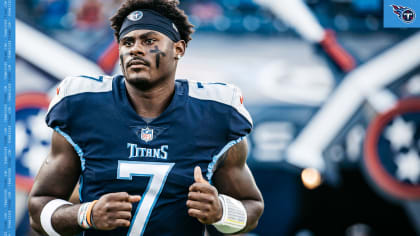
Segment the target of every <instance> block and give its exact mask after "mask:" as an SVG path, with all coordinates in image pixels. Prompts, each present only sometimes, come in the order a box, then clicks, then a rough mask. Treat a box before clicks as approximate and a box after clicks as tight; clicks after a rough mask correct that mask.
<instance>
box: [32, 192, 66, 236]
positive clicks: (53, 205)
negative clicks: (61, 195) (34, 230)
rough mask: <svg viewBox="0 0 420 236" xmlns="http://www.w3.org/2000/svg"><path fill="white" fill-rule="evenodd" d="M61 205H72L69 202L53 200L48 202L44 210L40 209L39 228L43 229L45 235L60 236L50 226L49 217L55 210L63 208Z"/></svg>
mask: <svg viewBox="0 0 420 236" xmlns="http://www.w3.org/2000/svg"><path fill="white" fill-rule="evenodd" d="M63 205H73V204H72V203H71V202H68V201H64V200H62V199H54V200H52V201H50V202H48V203H47V204H46V205H45V206H44V208H42V212H41V217H40V218H41V226H42V228H43V229H44V231H45V233H47V234H48V235H49V236H60V234H58V233H57V232H56V231H55V230H54V228H53V226H52V224H51V217H52V215H53V214H54V212H55V211H56V210H57V208H59V207H61V206H63Z"/></svg>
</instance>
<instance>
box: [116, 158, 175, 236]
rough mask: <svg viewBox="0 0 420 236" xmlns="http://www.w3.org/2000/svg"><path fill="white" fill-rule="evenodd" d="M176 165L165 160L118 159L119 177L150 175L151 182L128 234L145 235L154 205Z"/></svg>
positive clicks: (133, 235)
mask: <svg viewBox="0 0 420 236" xmlns="http://www.w3.org/2000/svg"><path fill="white" fill-rule="evenodd" d="M174 165H175V163H164V162H142V161H118V175H117V178H118V179H124V180H132V177H133V176H145V177H150V180H149V184H148V185H147V188H146V191H144V193H143V196H142V198H141V200H140V202H139V204H138V206H137V210H136V213H135V214H134V216H133V220H132V221H131V225H130V229H129V230H128V234H127V235H129V236H139V235H143V232H144V229H145V228H146V224H147V221H148V220H149V216H150V213H152V210H153V206H154V205H155V203H156V201H157V199H158V198H159V195H160V192H161V191H162V189H163V185H164V184H165V182H166V177H167V176H168V174H169V171H171V169H172V167H173V166H174Z"/></svg>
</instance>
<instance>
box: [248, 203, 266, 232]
mask: <svg viewBox="0 0 420 236" xmlns="http://www.w3.org/2000/svg"><path fill="white" fill-rule="evenodd" d="M263 212H264V201H263V200H261V201H258V202H257V203H256V204H255V215H256V217H255V221H254V222H251V224H250V225H249V230H253V229H255V228H257V226H258V221H259V220H260V217H261V216H262V214H263Z"/></svg>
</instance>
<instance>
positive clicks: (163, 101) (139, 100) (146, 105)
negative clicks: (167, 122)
mask: <svg viewBox="0 0 420 236" xmlns="http://www.w3.org/2000/svg"><path fill="white" fill-rule="evenodd" d="M125 87H126V89H127V94H128V98H129V100H130V102H131V105H132V106H133V107H134V110H135V111H136V113H137V114H138V115H140V116H141V117H145V118H155V117H158V116H159V115H160V114H162V112H163V111H164V110H165V109H166V107H168V106H169V104H170V102H171V100H172V97H173V94H174V92H175V80H174V79H172V80H169V81H167V82H166V83H161V84H160V85H159V86H156V87H153V88H150V89H148V90H140V89H138V88H136V87H134V86H132V85H130V84H129V83H127V81H125Z"/></svg>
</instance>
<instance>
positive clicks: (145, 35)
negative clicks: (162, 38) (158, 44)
mask: <svg viewBox="0 0 420 236" xmlns="http://www.w3.org/2000/svg"><path fill="white" fill-rule="evenodd" d="M153 35H156V36H158V35H159V34H158V33H156V32H153V31H150V32H147V33H144V34H142V35H140V37H139V38H140V39H145V38H148V37H150V36H153ZM134 38H135V37H133V36H124V37H122V38H121V39H120V41H125V40H133V39H134Z"/></svg>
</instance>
